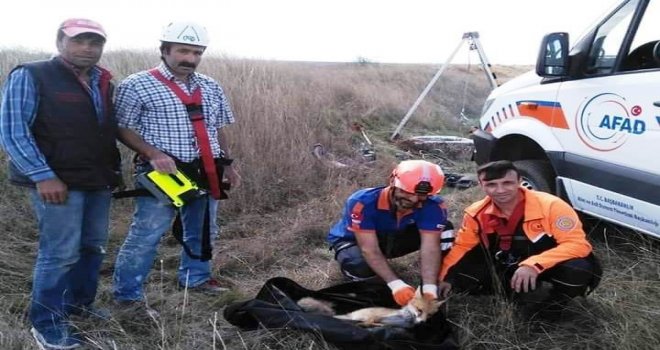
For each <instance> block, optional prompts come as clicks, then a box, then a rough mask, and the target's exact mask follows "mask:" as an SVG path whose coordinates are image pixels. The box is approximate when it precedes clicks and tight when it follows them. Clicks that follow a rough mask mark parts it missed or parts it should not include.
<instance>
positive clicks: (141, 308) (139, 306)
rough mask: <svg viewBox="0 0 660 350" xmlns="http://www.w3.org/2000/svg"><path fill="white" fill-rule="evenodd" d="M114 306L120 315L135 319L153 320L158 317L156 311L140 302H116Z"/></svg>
mask: <svg viewBox="0 0 660 350" xmlns="http://www.w3.org/2000/svg"><path fill="white" fill-rule="evenodd" d="M115 305H116V306H117V309H118V311H119V313H120V314H121V315H128V316H131V317H136V318H150V319H152V320H155V319H156V318H157V317H159V316H160V314H159V313H158V311H156V310H155V309H153V308H151V307H150V306H149V305H147V303H146V302H144V301H141V300H116V301H115Z"/></svg>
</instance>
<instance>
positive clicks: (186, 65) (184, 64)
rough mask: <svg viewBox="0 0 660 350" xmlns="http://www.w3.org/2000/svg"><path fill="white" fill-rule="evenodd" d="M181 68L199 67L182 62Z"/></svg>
mask: <svg viewBox="0 0 660 350" xmlns="http://www.w3.org/2000/svg"><path fill="white" fill-rule="evenodd" d="M179 67H188V68H196V67H197V65H196V64H194V63H190V62H181V63H179Z"/></svg>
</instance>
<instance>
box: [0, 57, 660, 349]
mask: <svg viewBox="0 0 660 350" xmlns="http://www.w3.org/2000/svg"><path fill="white" fill-rule="evenodd" d="M44 57H47V55H44V54H40V53H27V52H22V51H12V50H4V51H0V82H2V81H3V80H4V79H5V78H6V76H7V74H8V72H9V71H10V70H11V68H12V67H13V66H15V65H16V64H18V63H20V62H24V61H27V60H31V59H37V58H44ZM157 62H158V57H157V55H156V53H151V52H110V53H107V54H106V55H105V56H104V59H103V62H102V63H103V65H105V66H107V67H109V68H110V69H111V70H112V71H113V72H114V74H115V78H116V80H117V81H119V80H121V79H122V78H124V77H125V76H126V75H128V74H130V73H133V72H136V71H139V70H142V69H146V68H149V67H151V66H153V65H155V64H156V63H157ZM437 68H438V67H434V66H421V65H393V64H387V65H386V64H376V63H342V64H314V63H284V62H269V61H246V60H233V59H226V58H220V57H206V58H205V60H204V62H203V63H202V67H200V71H201V72H203V73H206V74H208V75H210V76H212V77H214V78H216V79H218V80H219V81H220V82H221V83H222V84H223V86H224V88H225V90H226V92H227V93H228V95H229V98H230V101H231V103H232V107H233V109H234V112H235V114H236V118H237V123H236V124H235V125H232V126H230V127H229V129H227V130H228V134H229V135H230V140H229V143H230V145H231V149H232V154H233V155H234V156H235V157H236V159H237V160H236V164H237V167H238V169H239V171H240V173H241V174H242V176H243V179H244V184H243V186H242V187H241V188H239V189H238V190H236V191H233V192H232V193H231V199H230V200H228V201H226V202H223V203H222V204H221V207H222V208H221V217H220V224H221V226H222V232H221V237H220V238H219V239H218V240H217V241H216V242H215V256H214V260H213V262H214V265H213V266H214V271H215V272H216V274H217V276H218V277H219V278H220V279H221V281H222V282H224V283H226V284H230V285H232V286H233V289H232V291H231V292H229V293H227V294H224V295H223V296H221V297H210V296H204V295H198V294H188V293H186V292H185V291H180V290H177V288H176V276H175V273H176V267H177V266H178V254H179V247H178V245H177V244H176V242H175V241H174V240H173V239H172V238H170V237H169V236H168V237H166V238H164V239H163V243H162V244H161V248H160V253H159V256H158V258H157V261H156V262H155V264H154V269H153V272H152V274H151V277H150V279H149V281H148V283H147V287H146V290H147V297H148V301H149V303H150V305H152V306H153V307H154V308H156V309H157V310H158V311H159V312H160V315H159V316H158V317H154V318H147V319H144V318H136V317H135V315H133V314H130V313H121V312H118V310H116V309H115V308H114V306H113V303H112V298H111V293H110V287H111V286H110V283H111V275H112V269H113V262H114V257H115V254H116V253H117V250H118V247H119V245H120V244H121V243H122V241H123V238H124V237H125V235H126V230H127V227H128V224H129V223H130V220H131V212H132V203H131V201H130V200H117V201H115V202H114V204H113V208H112V221H111V226H110V230H111V232H110V242H109V243H108V248H107V251H108V256H107V258H106V260H105V263H104V265H103V268H102V271H101V274H102V281H101V286H100V290H99V294H98V304H99V306H101V307H107V308H109V309H110V310H111V311H113V318H112V319H111V320H110V321H109V322H101V321H89V320H74V324H75V326H76V327H78V328H79V329H80V330H81V332H82V333H83V334H84V335H85V337H86V338H87V340H88V345H87V348H89V349H163V350H165V349H168V350H169V349H181V350H183V349H333V346H332V345H331V344H328V343H326V342H325V341H323V339H319V338H318V337H316V336H315V335H313V334H302V333H298V332H293V331H288V330H259V331H252V332H242V331H240V330H239V329H237V328H235V327H233V326H231V325H230V324H228V323H227V322H226V321H225V320H224V319H223V318H222V310H223V307H224V306H225V305H227V304H228V303H231V302H233V301H239V300H244V299H248V298H251V297H253V296H254V294H255V293H256V291H258V289H259V288H260V287H261V286H262V285H263V283H264V282H265V281H266V280H267V279H269V278H271V277H275V276H285V277H289V278H291V279H293V280H295V281H297V282H298V283H300V284H301V285H303V286H306V287H308V288H312V289H316V288H322V287H324V286H329V285H332V284H336V283H338V282H340V281H341V278H340V274H339V272H338V270H337V268H336V266H335V263H334V261H333V259H332V255H331V253H330V252H329V251H328V250H327V247H326V246H325V244H324V237H325V234H326V232H327V230H328V228H329V227H330V225H331V224H332V223H333V221H334V220H336V219H337V218H338V213H339V210H340V209H341V206H342V204H343V201H344V200H345V198H346V197H347V196H348V195H349V194H350V193H351V192H352V191H354V190H356V189H357V188H360V187H363V186H376V185H380V184H383V183H384V181H385V179H386V177H387V174H388V172H389V171H390V169H391V167H392V166H393V165H394V164H395V163H396V161H397V158H396V153H397V152H400V151H399V150H398V149H397V147H396V145H395V144H392V143H389V142H388V141H387V139H388V136H389V133H391V132H392V130H394V127H395V126H396V124H397V123H398V121H399V119H400V118H401V117H402V116H403V115H404V114H405V112H406V110H407V108H408V107H409V106H410V105H411V104H412V103H413V102H414V100H415V98H416V97H417V95H418V94H419V93H420V92H421V91H422V89H423V88H424V86H425V85H426V83H427V82H428V81H429V80H430V78H431V77H432V76H433V74H434V73H435V70H436V69H437ZM465 71H466V67H464V66H453V67H451V68H450V69H449V70H448V71H447V72H446V75H445V76H444V77H443V79H441V83H440V84H439V85H438V86H436V88H435V89H434V90H433V91H432V92H431V94H430V95H429V97H428V98H427V99H426V100H425V101H424V103H423V104H422V105H421V106H420V108H419V109H418V111H417V113H416V114H415V115H414V117H413V119H412V120H411V122H410V123H409V125H408V126H407V127H406V129H404V135H403V136H404V137H407V136H412V135H418V134H422V133H434V134H447V135H463V136H464V135H466V132H467V130H468V129H469V126H470V125H466V124H462V123H461V122H460V121H459V118H458V117H457V116H458V115H459V113H460V111H461V109H462V107H463V105H465V107H466V109H465V112H466V114H467V115H468V116H469V117H471V118H477V117H478V115H479V111H480V109H481V105H482V103H483V101H484V99H485V97H486V95H487V93H488V88H487V85H486V83H485V81H484V78H483V73H482V72H480V71H478V70H477V69H475V68H474V67H472V69H471V72H472V74H471V75H466V74H465ZM494 71H495V72H496V73H497V74H498V76H499V77H500V79H502V80H506V79H509V78H511V77H512V76H515V75H516V74H518V73H520V72H522V71H523V69H522V68H520V67H497V66H495V67H494ZM466 82H467V83H468V85H467V88H466V85H465V84H466ZM464 92H466V93H464ZM353 122H359V123H360V124H362V125H363V126H364V127H365V129H366V131H367V133H368V135H369V137H370V138H371V139H372V140H373V141H374V143H375V145H376V146H375V150H376V153H377V160H376V162H374V163H372V164H370V165H368V166H367V165H364V164H360V162H359V159H360V158H359V155H358V154H357V152H356V149H357V148H359V147H360V143H361V142H362V138H361V136H360V135H359V134H358V133H356V132H354V131H352V129H351V124H352V123H353ZM316 143H321V144H323V145H324V146H325V147H326V149H328V150H329V151H331V152H332V154H333V155H334V156H335V157H336V159H341V160H344V161H349V162H352V163H353V164H355V165H354V166H350V167H346V168H332V167H328V166H326V165H324V163H322V162H319V161H318V160H317V159H316V158H314V157H313V156H312V154H311V149H312V146H313V145H314V144H316ZM123 153H124V155H125V157H124V171H125V177H126V179H127V180H130V171H131V169H130V165H129V164H130V154H129V152H128V151H127V150H124V151H123ZM0 157H1V158H2V159H3V162H4V160H6V156H5V155H4V154H2V155H0ZM452 165H453V167H449V166H448V167H447V168H446V169H445V170H446V171H469V170H471V169H473V165H472V164H470V163H465V162H458V163H455V164H452ZM0 181H1V183H2V185H3V186H2V187H0V191H2V196H0V232H2V233H3V236H4V241H3V244H2V245H1V246H0V348H1V349H16V350H18V349H33V348H34V344H33V342H32V339H31V337H30V335H29V333H28V329H29V325H28V321H27V319H26V312H27V310H28V305H29V300H30V284H31V272H32V266H33V263H34V258H35V254H36V242H37V234H36V225H35V223H34V219H33V215H32V211H31V208H30V206H29V203H28V202H27V199H26V196H25V193H23V191H21V190H20V189H18V188H15V187H13V186H10V185H8V184H7V181H6V173H5V171H4V167H2V170H1V171H0ZM444 193H445V195H446V198H447V199H448V201H449V203H450V210H451V215H452V217H453V219H454V221H455V222H458V221H459V220H460V216H461V210H462V208H464V207H465V206H466V205H467V204H469V203H470V202H472V201H474V200H476V199H478V198H480V197H481V194H480V192H479V190H478V189H469V190H466V191H460V192H458V191H450V190H447V191H445V192H444ZM588 226H589V237H590V238H591V239H592V240H593V243H594V246H595V249H596V254H597V255H598V256H599V257H600V258H601V260H602V262H603V265H604V268H605V275H604V278H603V280H602V282H601V285H600V288H598V289H597V290H596V291H595V292H594V293H593V294H592V295H590V296H589V297H588V298H586V299H579V300H575V302H574V303H573V304H571V308H572V310H573V311H574V312H572V313H571V315H569V317H567V318H566V319H564V320H562V321H559V322H555V323H549V322H544V321H529V320H525V319H521V318H520V317H519V316H518V315H517V314H515V313H512V312H511V309H510V305H508V304H507V303H506V302H505V301H503V300H502V299H500V298H498V297H468V296H462V295H456V296H454V297H452V298H451V299H450V301H449V302H448V303H447V309H446V312H447V317H448V320H449V321H450V322H451V323H452V324H453V325H454V326H455V329H456V333H457V336H458V339H459V342H460V344H461V346H462V347H463V348H465V349H630V350H632V349H655V348H657V347H658V346H659V345H660V303H659V302H658V299H659V298H660V248H659V246H658V244H657V242H656V241H653V240H651V239H649V238H645V237H641V236H639V235H637V234H634V233H630V232H624V231H622V230H620V229H618V228H616V227H612V226H608V225H604V224H602V223H599V222H597V221H595V220H593V219H591V220H589V225H588ZM417 260H418V256H417V255H416V254H412V255H410V256H407V257H404V258H400V259H397V260H396V261H395V262H394V263H395V265H396V266H397V269H398V270H399V271H402V275H403V276H405V278H406V279H407V280H408V281H410V282H411V283H418V276H417V272H416V271H417V264H418V262H417Z"/></svg>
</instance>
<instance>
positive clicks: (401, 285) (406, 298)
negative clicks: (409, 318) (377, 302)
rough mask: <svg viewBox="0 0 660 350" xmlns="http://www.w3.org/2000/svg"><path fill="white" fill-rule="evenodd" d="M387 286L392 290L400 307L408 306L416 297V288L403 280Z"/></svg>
mask: <svg viewBox="0 0 660 350" xmlns="http://www.w3.org/2000/svg"><path fill="white" fill-rule="evenodd" d="M387 286H388V287H390V289H391V290H392V296H393V297H394V301H396V303H397V304H399V305H400V306H404V305H406V304H408V302H410V301H411V300H412V299H413V298H414V297H415V288H413V287H411V286H410V285H408V284H407V283H406V282H404V281H402V280H394V281H392V282H389V283H387Z"/></svg>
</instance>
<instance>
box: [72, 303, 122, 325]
mask: <svg viewBox="0 0 660 350" xmlns="http://www.w3.org/2000/svg"><path fill="white" fill-rule="evenodd" d="M69 313H70V314H71V315H75V316H79V317H81V318H96V319H99V320H103V321H108V320H110V319H111V318H112V314H111V313H110V310H108V309H104V308H98V307H96V306H94V305H88V306H78V307H73V309H72V310H71V311H70V312H69Z"/></svg>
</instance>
